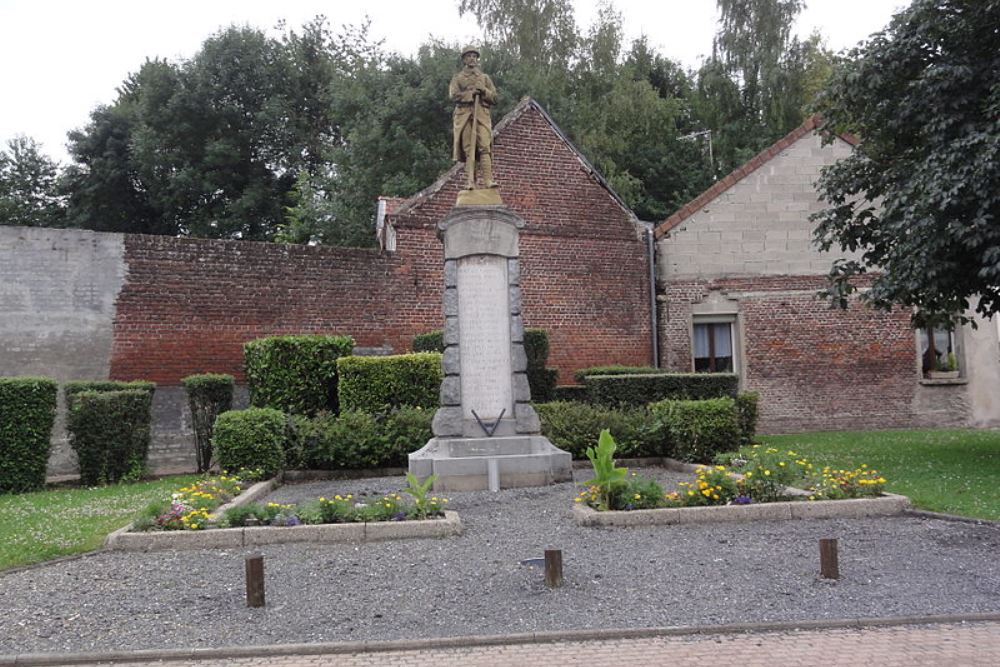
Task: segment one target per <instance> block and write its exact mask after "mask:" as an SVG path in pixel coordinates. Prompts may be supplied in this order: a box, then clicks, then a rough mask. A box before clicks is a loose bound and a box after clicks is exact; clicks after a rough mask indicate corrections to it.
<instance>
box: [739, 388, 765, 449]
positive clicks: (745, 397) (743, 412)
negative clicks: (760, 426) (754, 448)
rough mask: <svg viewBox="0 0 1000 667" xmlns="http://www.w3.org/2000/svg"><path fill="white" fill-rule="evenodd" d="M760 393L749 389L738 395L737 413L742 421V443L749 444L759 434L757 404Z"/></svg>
mask: <svg viewBox="0 0 1000 667" xmlns="http://www.w3.org/2000/svg"><path fill="white" fill-rule="evenodd" d="M759 401H760V394H758V393H757V392H755V391H748V392H744V393H742V394H739V395H738V396H737V397H736V413H737V417H738V419H739V422H740V444H741V445H749V444H750V443H752V442H753V441H754V437H755V436H756V435H757V404H758V402H759Z"/></svg>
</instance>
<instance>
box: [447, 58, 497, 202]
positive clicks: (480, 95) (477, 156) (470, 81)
mask: <svg viewBox="0 0 1000 667" xmlns="http://www.w3.org/2000/svg"><path fill="white" fill-rule="evenodd" d="M462 65H463V67H462V69H461V70H459V72H458V73H457V74H455V76H453V77H452V79H451V85H449V86H448V95H449V96H450V97H451V100H452V102H454V103H455V112H454V114H453V116H452V129H453V131H454V139H453V141H452V159H453V160H455V161H456V162H465V189H466V190H474V189H475V187H476V162H479V164H480V165H481V167H480V169H481V172H482V176H483V183H484V184H485V185H486V187H488V188H496V187H497V184H496V182H495V181H494V180H493V157H492V151H493V121H492V119H491V117H490V108H491V107H492V106H493V105H494V104H496V101H497V89H496V88H495V87H494V86H493V81H492V80H491V79H490V77H489V76H488V75H486V74H484V73H483V71H482V70H481V69H479V49H477V48H476V47H474V46H468V47H466V48H465V49H464V50H463V51H462Z"/></svg>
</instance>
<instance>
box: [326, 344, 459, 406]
mask: <svg viewBox="0 0 1000 667" xmlns="http://www.w3.org/2000/svg"><path fill="white" fill-rule="evenodd" d="M337 376H338V388H337V391H338V392H339V394H340V407H341V410H342V411H344V412H347V411H357V410H360V411H363V412H371V413H375V412H381V411H384V410H386V409H387V408H394V407H400V406H411V407H420V408H427V409H431V408H436V407H437V405H438V402H439V401H438V396H439V394H440V390H441V378H442V377H443V375H442V370H441V355H440V354H439V353H437V352H416V353H414V354H396V355H391V356H387V357H341V358H340V359H338V360H337Z"/></svg>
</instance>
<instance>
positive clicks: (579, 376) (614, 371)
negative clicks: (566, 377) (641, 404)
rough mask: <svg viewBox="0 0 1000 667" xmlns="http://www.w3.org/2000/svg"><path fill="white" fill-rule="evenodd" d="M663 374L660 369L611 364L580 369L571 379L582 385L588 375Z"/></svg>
mask: <svg viewBox="0 0 1000 667" xmlns="http://www.w3.org/2000/svg"><path fill="white" fill-rule="evenodd" d="M664 372H665V371H664V370H663V369H662V368H653V367H652V366H622V365H621V364H612V365H610V366H591V367H590V368H580V369H578V370H576V371H574V372H573V377H574V378H575V379H576V381H577V382H579V383H580V384H583V383H584V382H586V378H587V376H588V375H649V374H662V373H664Z"/></svg>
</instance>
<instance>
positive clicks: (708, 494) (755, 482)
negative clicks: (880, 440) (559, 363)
mask: <svg viewBox="0 0 1000 667" xmlns="http://www.w3.org/2000/svg"><path fill="white" fill-rule="evenodd" d="M614 449H615V445H614V439H613V438H611V435H610V434H609V433H607V432H604V433H602V434H601V439H600V440H599V442H598V446H597V448H596V449H595V448H590V449H588V450H587V456H588V458H590V460H591V463H592V464H593V466H594V478H593V479H591V480H590V481H589V482H587V488H585V489H584V490H583V491H581V492H580V493H579V494H578V495H577V497H576V499H575V501H576V507H574V516H575V517H576V520H577V522H578V523H581V524H584V525H645V524H650V523H688V522H691V521H739V520H748V519H761V518H767V519H782V518H805V517H812V518H819V517H832V516H859V515H870V514H893V513H897V512H900V511H902V510H903V509H904V508H905V507H906V506H907V505H908V504H909V500H908V499H906V498H904V497H903V496H893V495H891V494H885V493H884V485H885V483H886V480H885V478H884V477H882V476H881V474H879V472H878V471H876V470H872V469H869V468H868V467H867V466H864V465H863V466H861V467H859V468H857V469H856V470H832V469H830V468H824V469H823V470H822V471H820V472H816V471H815V470H814V467H813V465H812V464H811V463H809V461H808V460H806V459H805V458H803V457H801V456H799V455H798V454H796V453H795V452H794V451H785V452H782V451H779V450H777V449H775V448H764V447H761V446H760V445H753V446H749V447H744V448H741V449H740V450H738V451H737V452H735V453H731V454H725V455H721V456H720V457H718V458H717V460H718V461H719V463H718V464H717V465H714V466H695V467H694V468H693V472H694V473H695V478H694V479H693V480H692V481H690V482H681V483H680V484H679V485H678V489H677V490H676V491H668V492H665V491H664V490H663V488H662V487H661V486H660V485H659V484H658V483H657V482H656V481H654V480H650V479H646V478H643V477H636V476H633V477H631V478H629V477H627V470H626V469H625V468H620V467H618V466H616V465H615V461H614V458H613V455H614ZM724 462H725V463H729V464H730V467H727V466H726V465H723V463H724ZM796 487H804V488H796ZM805 507H809V508H810V509H805ZM611 515H623V516H624V515H633V516H632V518H629V519H621V518H613V517H612V518H608V517H611ZM601 517H605V518H601Z"/></svg>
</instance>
